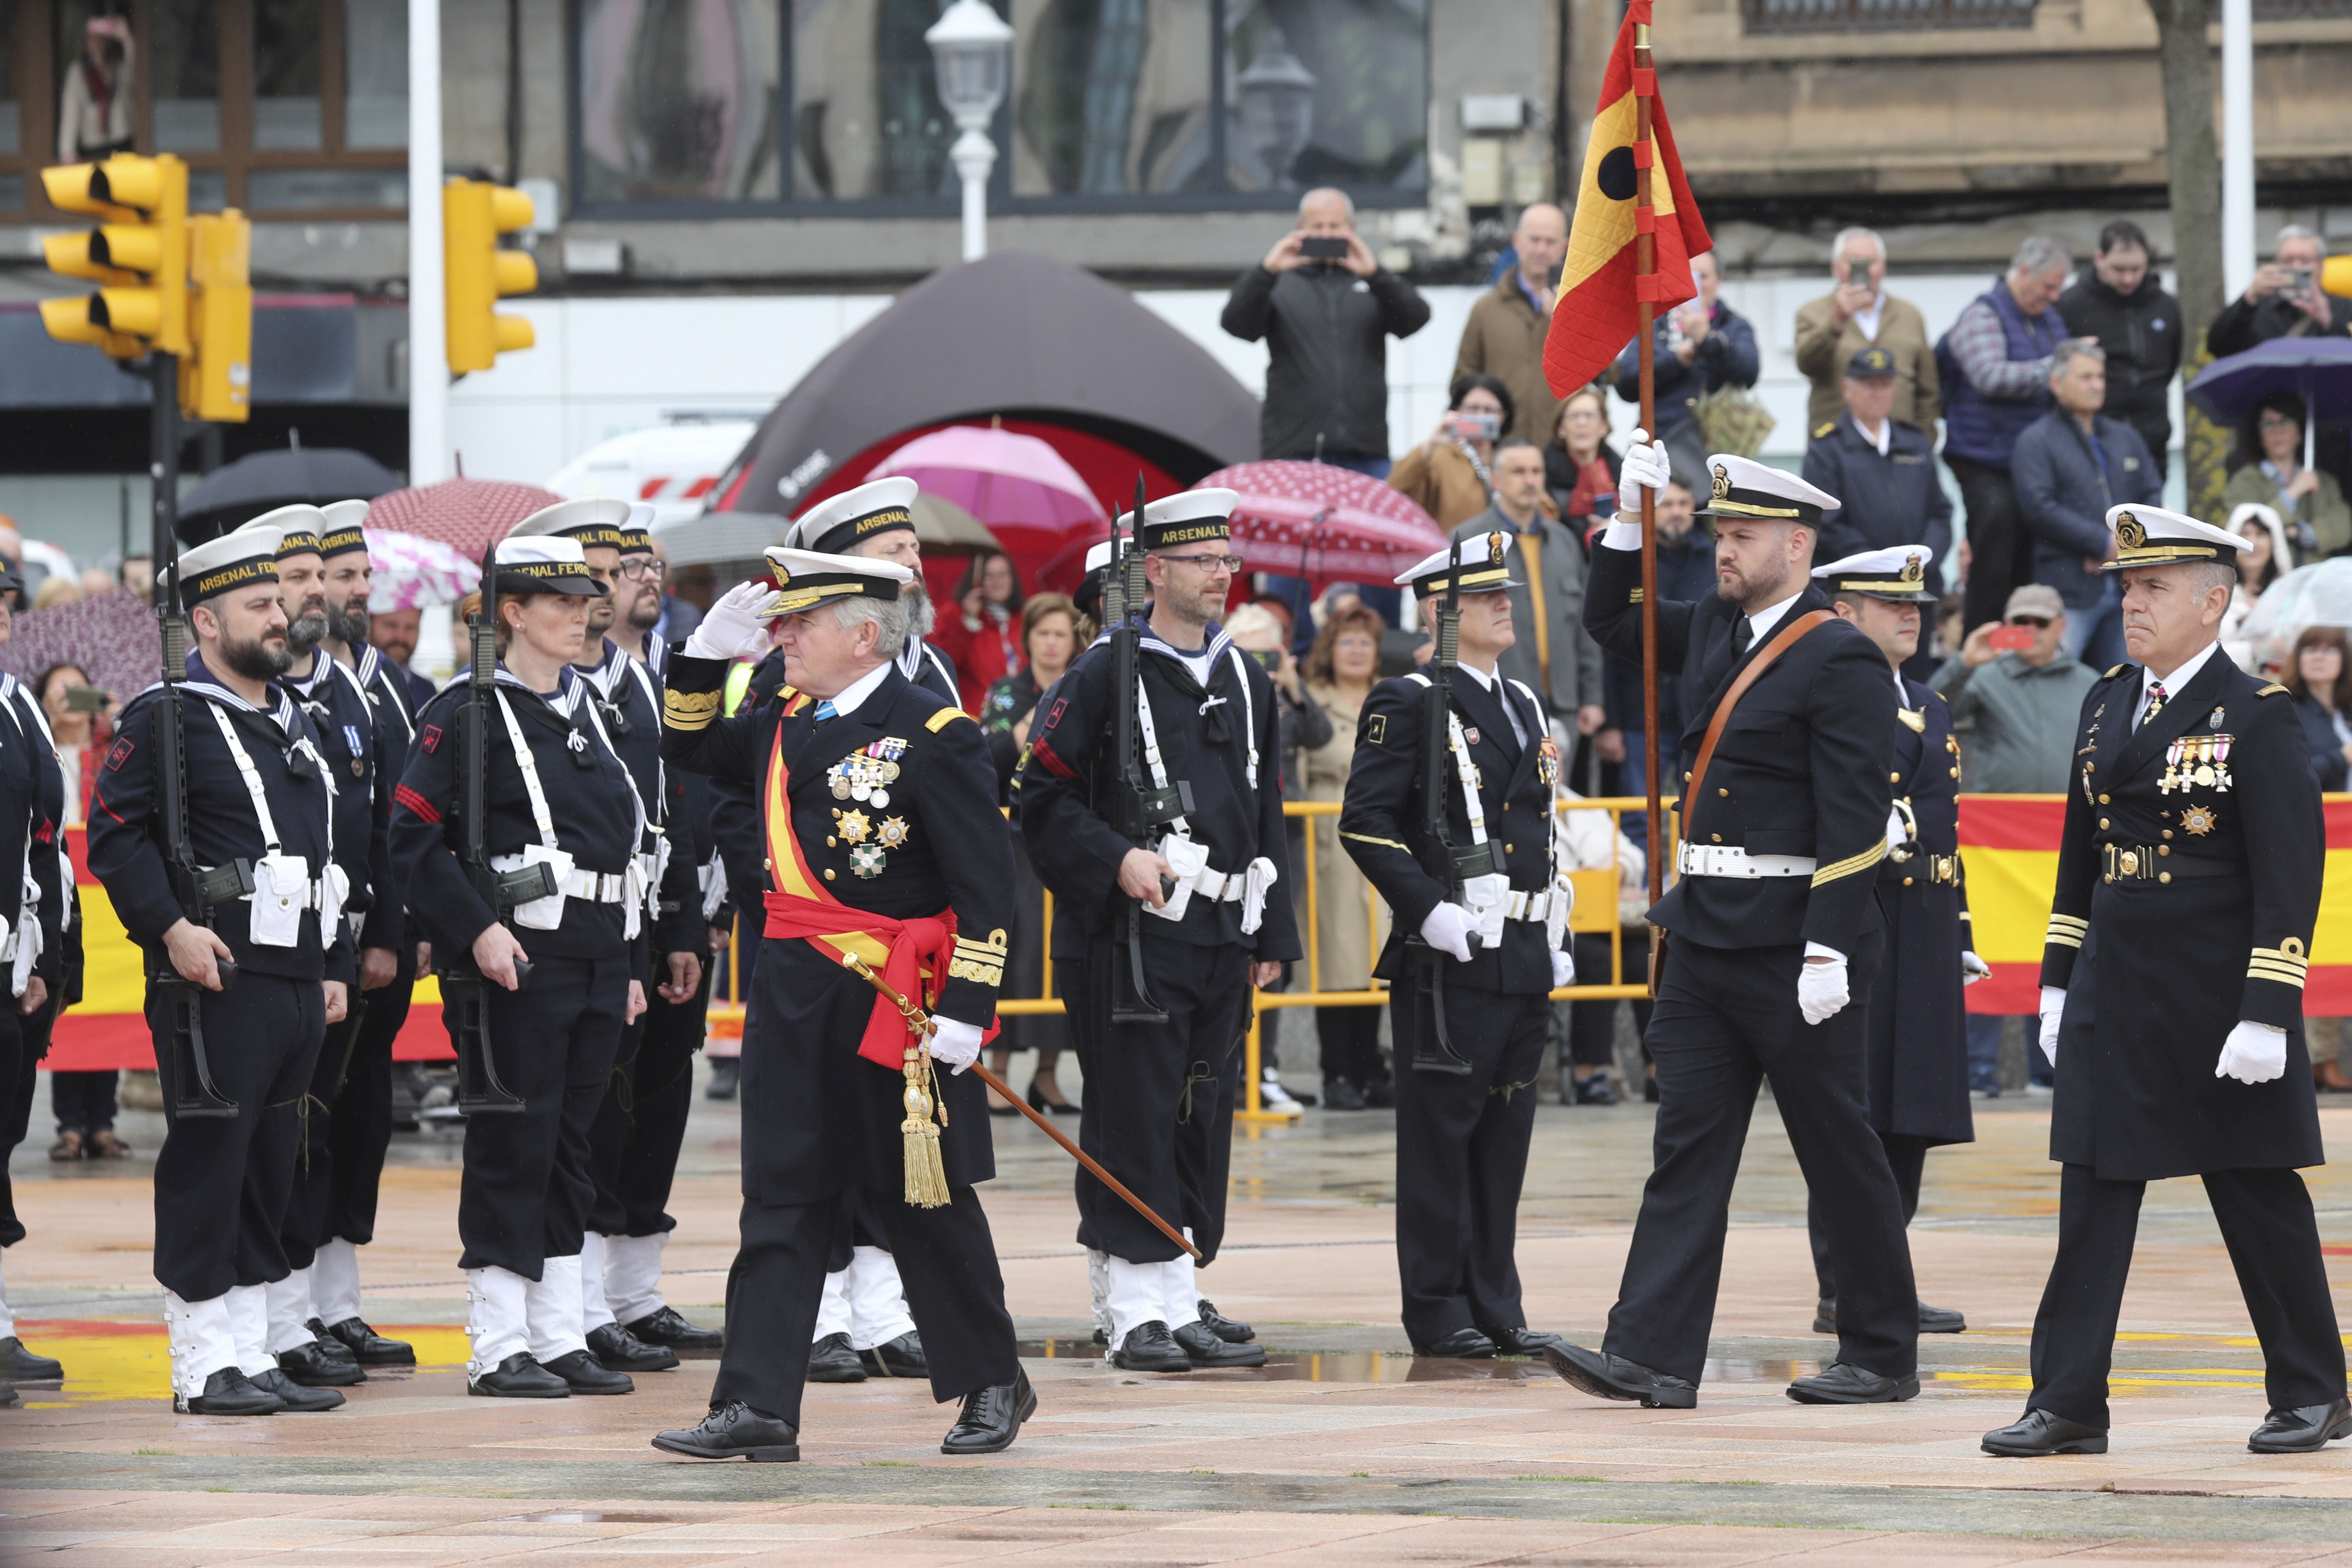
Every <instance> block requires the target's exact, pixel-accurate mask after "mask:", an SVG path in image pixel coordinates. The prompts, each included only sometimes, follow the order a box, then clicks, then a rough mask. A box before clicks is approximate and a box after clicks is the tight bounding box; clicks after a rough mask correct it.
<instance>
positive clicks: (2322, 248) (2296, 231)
mask: <svg viewBox="0 0 2352 1568" xmlns="http://www.w3.org/2000/svg"><path fill="white" fill-rule="evenodd" d="M2290 239H2315V240H2318V241H2319V254H2320V255H2322V256H2325V255H2326V254H2327V241H2326V240H2325V239H2322V238H2321V237H2320V236H2319V234H2318V232H2317V231H2316V230H2315V229H2309V228H2305V226H2303V225H2301V224H2299V223H2291V224H2288V225H2287V226H2285V227H2284V228H2282V229H2280V230H2279V231H2278V236H2277V237H2276V238H2274V239H2273V240H2272V241H2271V254H2272V255H2273V256H2276V255H2277V254H2278V247H2280V246H2282V245H2284V244H2285V243H2286V242H2287V241H2288V240H2290Z"/></svg>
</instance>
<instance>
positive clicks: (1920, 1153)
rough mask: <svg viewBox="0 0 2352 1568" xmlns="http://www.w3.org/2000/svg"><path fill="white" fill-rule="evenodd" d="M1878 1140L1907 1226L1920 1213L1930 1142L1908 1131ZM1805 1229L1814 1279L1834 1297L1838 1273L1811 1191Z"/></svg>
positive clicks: (1824, 1296) (1826, 1294) (1824, 1292)
mask: <svg viewBox="0 0 2352 1568" xmlns="http://www.w3.org/2000/svg"><path fill="white" fill-rule="evenodd" d="M1878 1142H1880V1143H1881V1144H1882V1145H1884V1146H1885V1150H1886V1163H1887V1167H1888V1168H1889V1169H1890V1170H1892V1171H1893V1172H1894V1173H1895V1194H1896V1195H1897V1196H1899V1197H1901V1198H1902V1200H1903V1223H1904V1224H1905V1225H1906V1226H1907V1225H1909V1224H1910V1223H1911V1219H1912V1216H1913V1215H1916V1214H1917V1213H1918V1212H1919V1175H1920V1173H1921V1172H1922V1171H1923V1170H1924V1169H1925V1168H1926V1166H1927V1148H1928V1145H1927V1140H1926V1139H1925V1138H1914V1137H1912V1136H1910V1135H1909V1134H1908V1133H1905V1132H1881V1133H1880V1134H1879V1135H1878ZM1805 1228H1806V1230H1807V1232H1808V1233H1809V1234H1810V1236H1811V1240H1812V1244H1813V1279H1814V1282H1815V1283H1816V1284H1818V1285H1819V1286H1820V1287H1821V1295H1822V1300H1824V1301H1832V1300H1836V1299H1837V1276H1836V1275H1835V1274H1832V1272H1830V1243H1829V1234H1828V1231H1827V1229H1826V1227H1824V1226H1823V1225H1822V1215H1821V1205H1820V1203H1819V1202H1818V1200H1817V1199H1816V1198H1814V1197H1813V1196H1812V1195H1811V1194H1808V1195H1807V1197H1806V1199H1805Z"/></svg>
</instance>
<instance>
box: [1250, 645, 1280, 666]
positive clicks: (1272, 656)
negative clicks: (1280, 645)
mask: <svg viewBox="0 0 2352 1568" xmlns="http://www.w3.org/2000/svg"><path fill="white" fill-rule="evenodd" d="M1244 651H1245V652H1247V653H1248V655H1249V656H1250V657H1251V658H1254V659H1255V660H1257V662H1258V668H1261V669H1265V670H1269V671H1270V670H1276V669H1280V668H1282V655H1281V653H1280V652H1279V651H1278V650H1276V649H1274V648H1270V647H1254V648H1248V649H1245V650H1244Z"/></svg>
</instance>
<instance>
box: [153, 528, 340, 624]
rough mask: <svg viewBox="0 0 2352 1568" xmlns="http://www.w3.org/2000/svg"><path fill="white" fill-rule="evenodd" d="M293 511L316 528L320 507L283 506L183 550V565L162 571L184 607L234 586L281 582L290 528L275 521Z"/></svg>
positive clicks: (186, 607) (217, 594)
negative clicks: (282, 551) (282, 545)
mask: <svg viewBox="0 0 2352 1568" xmlns="http://www.w3.org/2000/svg"><path fill="white" fill-rule="evenodd" d="M289 512H290V513H294V514H296V516H295V521H298V522H301V523H303V524H304V525H305V526H307V527H310V528H312V529H314V530H315V528H316V526H317V521H316V520H317V518H318V516H319V509H318V508H317V507H314V506H282V507H279V508H278V510H276V511H272V512H267V513H264V514H263V515H262V516H260V517H257V518H255V519H254V520H253V521H251V522H248V523H247V524H246V525H245V526H244V527H243V528H239V529H236V530H233V531H230V532H227V533H224V534H222V535H221V536H220V537H219V538H218V539H215V540H210V541H207V542H205V543H203V544H199V545H197V546H195V547H194V549H191V550H183V551H181V552H180V560H179V564H178V565H177V566H176V567H174V568H172V569H170V570H167V571H166V572H165V573H164V576H165V578H166V579H167V580H168V581H169V582H170V583H171V584H172V585H173V593H174V595H176V596H177V597H178V599H179V601H180V608H181V609H183V610H193V609H194V608H195V607H196V606H197V605H201V604H203V603H204V602H205V600H206V599H212V598H217V597H218V596H220V595H223V594H226V593H228V592H229V591H230V590H232V589H236V588H247V587H251V586H252V585H253V584H256V583H275V582H277V581H278V542H279V541H280V540H282V539H284V538H285V537H286V531H285V530H284V529H283V528H281V527H279V526H278V523H276V522H275V521H271V520H272V519H274V518H277V517H279V516H281V515H283V514H285V513H289Z"/></svg>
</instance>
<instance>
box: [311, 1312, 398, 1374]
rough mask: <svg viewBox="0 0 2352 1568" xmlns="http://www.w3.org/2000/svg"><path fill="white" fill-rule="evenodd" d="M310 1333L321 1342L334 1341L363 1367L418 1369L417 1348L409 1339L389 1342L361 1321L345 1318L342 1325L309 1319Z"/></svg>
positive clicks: (340, 1323)
mask: <svg viewBox="0 0 2352 1568" xmlns="http://www.w3.org/2000/svg"><path fill="white" fill-rule="evenodd" d="M310 1331H311V1332H312V1333H313V1334H316V1335H317V1336H318V1337H319V1338H320V1339H322V1340H331V1341H332V1342H334V1343H336V1344H339V1345H341V1346H342V1347H343V1348H344V1349H345V1350H347V1351H349V1352H352V1360H354V1361H356V1362H358V1363H360V1364H361V1365H362V1366H415V1364H416V1347H415V1346H414V1345H412V1344H410V1343H409V1342H407V1341H406V1340H388V1339H385V1338H384V1337H383V1335H382V1334H379V1333H377V1332H376V1331H374V1330H373V1329H372V1328H369V1327H368V1326H367V1324H366V1322H365V1321H362V1320H361V1319H359V1318H345V1319H344V1320H343V1321H341V1322H339V1323H321V1322H320V1321H319V1320H318V1319H316V1318H313V1319H311V1320H310Z"/></svg>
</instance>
